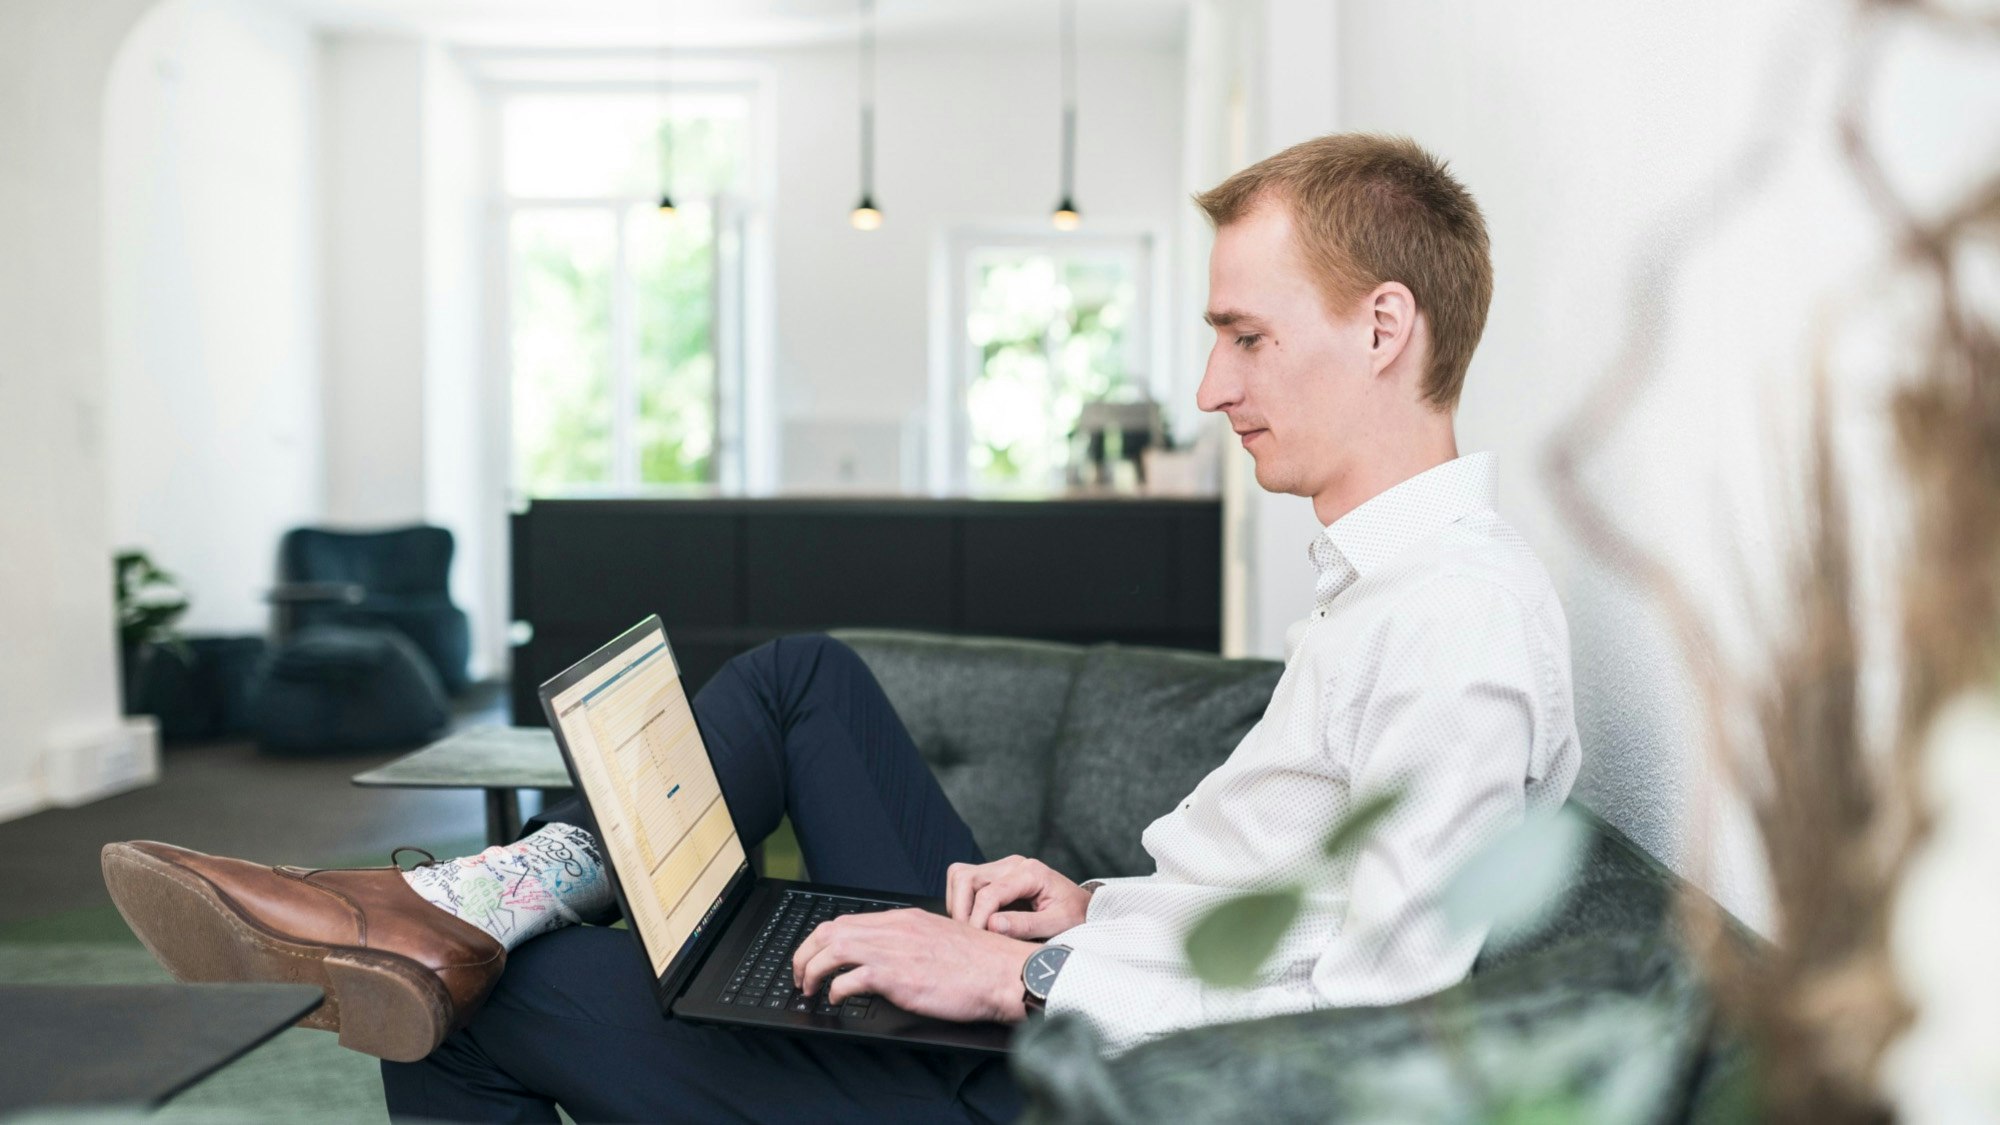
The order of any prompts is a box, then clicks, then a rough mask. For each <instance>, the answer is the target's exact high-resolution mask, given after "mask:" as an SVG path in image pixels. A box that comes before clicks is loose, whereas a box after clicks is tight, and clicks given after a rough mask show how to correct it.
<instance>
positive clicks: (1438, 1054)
mask: <svg viewBox="0 0 2000 1125" xmlns="http://www.w3.org/2000/svg"><path fill="white" fill-rule="evenodd" d="M835 636H837V637H839V638H840V639H842V640H843V641H845V642H846V643H847V644H849V645H850V646H852V647H853V648H854V649H855V650H856V651H857V652H858V653H859V654H860V655H861V657H862V658H863V659H864V660H865V661H866V662H867V663H868V665H869V667H870V668H871V669H873V670H874V672H875V674H876V677H877V678H878V679H879V680H880V681H881V683H882V686H883V688H884V690H885V691H887V693H888V695H889V698H890V700H891V701H892V702H893V703H894V704H895V706H896V710H897V712H898V713H899V714H900V715H901V716H902V718H903V722H904V724H905V725H906V726H907V727H908V728H909V731H910V734H911V736H912V737H913V738H914V739H915V740H916V743H917V745H918V747H919V748H920V749H921V750H922V752H923V754H924V757H925V759H926V760H927V761H928V762H929V763H930V766H931V768H932V769H933V770H934V771H935V772H936V774H937V776H938V779H939V781H940V783H941V784H942V785H943V787H944V790H945V792H946V794H947V795H949V796H950V798H951V801H952V803H953V805H954V806H956V807H957V809H958V811H959V813H960V814H961V815H962V816H964V818H965V820H966V823H967V824H968V825H970V826H971V828H972V830H973V833H974V835H975V836H976V837H977V838H978V840H979V843H980V846H981V847H982V848H983V849H984V851H985V852H986V854H987V855H988V856H989V857H994V858H997V857H999V856H1004V855H1008V854H1013V853H1019V854H1022V855H1029V856H1035V857H1037V858H1040V859H1042V860H1044V861H1046V862H1047V863H1048V864H1050V866H1052V867H1055V868H1056V869H1058V870H1060V871H1062V872H1064V873H1065V874H1068V875H1070V876H1071V877H1073V878H1078V879H1081V878H1086V877H1090V876H1109V875H1134V874H1144V873H1146V872H1149V871H1150V870H1151V869H1152V865H1151V862H1150V861H1149V859H1148V857H1147V856H1146V853H1145V851H1144V849H1142V848H1141V847H1140V845H1139V838H1140V834H1141V832H1142V831H1143V830H1144V829H1145V827H1146V825H1147V824H1148V823H1150V822H1151V821H1152V820H1153V819H1154V818H1156V817H1158V816H1159V815H1160V814H1161V813H1163V812H1165V811H1167V810H1168V809H1170V808H1171V807H1173V805H1174V803H1175V802H1176V801H1178V800H1179V799H1180V798H1181V797H1182V796H1184V795H1185V794H1186V793H1187V792H1188V791H1189V790H1191V789H1193V788H1194V785H1195V783H1196V782H1198V781H1199V780H1200V779H1201V777H1202V776H1203V775H1204V774H1206V773H1207V772H1208V771H1209V770H1210V769H1212V768H1214V766H1215V765H1216V764H1217V763H1219V762H1221V761H1222V759H1223V758H1224V757H1226V756H1227V755H1228V753H1229V751H1230V750H1231V749H1232V748H1233V747H1234V746H1235V745H1236V743H1237V742H1238V740H1240V739H1241V738H1242V737H1243V735H1244V733H1245V732H1246V731H1248V730H1249V729H1250V727H1251V725H1252V724H1254V723H1255V722H1256V721H1257V719H1258V717H1259V716H1260V715H1261V714H1262V712H1263V709H1264V706H1265V704H1266V702H1267V701H1268V700H1269V699H1270V696H1271V692H1272V689H1273V688H1274V687H1275V686H1276V684H1277V681H1278V675H1279V673H1280V671H1281V670H1282V666H1281V665H1279V664H1277V663H1275V662H1272V661H1264V660H1226V659H1222V658H1220V657H1214V656H1205V655H1201V654H1195V653H1184V652H1171V651H1166V650H1154V649H1135V648H1120V647H1116V646H1100V647H1095V648H1079V647H1074V646H1069V645H1058V644H1047V643H1040V642H1030V641H1001V640H982V639H964V638H948V637H939V636H930V635H924V634H915V633H895V632H877V631H844V632H839V633H836V634H835ZM1589 821H1590V824H1591V826H1592V829H1593V839H1592V842H1591V845H1590V849H1589V852H1588V857H1587V859H1586V861H1585V862H1584V863H1583V865H1582V866H1581V869H1580V871H1579V874H1578V876H1577V879H1576V881H1575V884H1574V885H1573V886H1572V887H1571V888H1570V889H1569V890H1568V892H1567V893H1566V895H1565V897H1564V898H1563V900H1562V904H1561V905H1560V906H1559V907H1558V908H1557V910H1556V912H1555V914H1554V916H1553V917H1552V919H1551V920H1550V921H1549V922H1548V924H1547V925H1546V926H1544V927H1543V928H1542V929H1541V930H1539V931H1538V932H1537V933H1535V934H1534V935H1533V936H1531V937H1529V938H1527V939H1524V940H1521V941H1519V942H1517V943H1515V944H1513V945H1512V946H1510V947H1509V948H1507V949H1505V950H1496V949H1493V948H1489V949H1488V950H1487V951H1486V952H1485V953H1483V954H1482V956H1481V957H1480V960H1479V962H1478V963H1477V965H1476V966H1475V967H1474V970H1473V973H1472V975H1471V977H1470V978H1469V979H1468V980H1467V981H1466V982H1464V983H1463V984H1461V985H1459V986H1458V987H1456V988H1453V989H1450V990H1448V991H1447V992H1445V993H1442V994H1440V995H1439V996H1437V997H1432V998H1429V999H1426V1000H1421V1001H1416V1002H1413V1003H1411V1004H1406V1005H1401V1006H1397V1007H1390V1008H1380V1009H1341V1010H1327V1011H1319V1012H1311V1013H1305V1014H1301V1015H1293V1016H1280V1017H1275V1018H1271V1019H1264V1020H1257V1021H1252V1022H1246V1023H1237V1024H1227V1025H1218V1026H1213V1027H1206V1028H1198V1029H1194V1030H1190V1031H1186V1032H1181V1033H1178V1034H1175V1035H1170V1036H1166V1037H1163V1038H1161V1039H1158V1040H1155V1041H1153V1042H1150V1043H1147V1044H1145V1045H1143V1046H1141V1047H1139V1048H1137V1049H1135V1050H1132V1051H1129V1052H1126V1053H1125V1054H1122V1055H1119V1056H1116V1057H1106V1056H1105V1054H1104V1053H1103V1052H1102V1050H1101V1049H1100V1045H1099V1044H1098V1042H1097V1040H1096V1038H1095V1035H1094V1033H1093V1032H1092V1031H1091V1030H1090V1029H1089V1028H1088V1027H1087V1026H1086V1025H1084V1024H1082V1023H1080V1022H1077V1021H1067V1020H1060V1019H1051V1020H1047V1021H1038V1022H1037V1023H1035V1024H1031V1025H1030V1027H1029V1028H1028V1029H1026V1030H1024V1032H1023V1033H1022V1035H1021V1036H1020V1037H1019V1039H1018V1040H1017V1045H1016V1050H1015V1057H1014V1065H1015V1069H1016V1072H1017V1074H1018V1075H1019V1077H1020V1079H1021V1081H1022V1082H1023V1084H1024V1085H1025V1086H1026V1087H1027V1088H1028V1090H1029V1092H1030V1095H1031V1098H1032V1105H1031V1108H1030V1110H1029V1119H1030V1120H1033V1121H1042V1122H1055V1121H1063V1122H1138V1121H1191V1120H1201V1121H1245V1122H1249V1121H1255V1122H1258V1123H1259V1125H1268V1123H1270V1122H1273V1121H1290V1120H1302V1121H1303V1120H1313V1121H1324V1120H1382V1121H1397V1120H1442V1119H1454V1118H1456V1119H1464V1120H1486V1119H1491V1118H1493V1117H1496V1116H1500V1115H1503V1114H1509V1115H1511V1114H1516V1113H1521V1114H1528V1115H1530V1116H1533V1115H1534V1113H1535V1111H1536V1110H1537V1109H1538V1108H1547V1107H1549V1106H1564V1107H1568V1110H1569V1111H1570V1112H1581V1113H1582V1114H1583V1115H1584V1119H1590V1120H1607V1119H1612V1118H1620V1119H1625V1120H1633V1121H1647V1122H1655V1121H1657V1122H1679V1121H1696V1122H1701V1123H1703V1125H1708V1123H1711V1122H1718V1121H1723V1120H1733V1119H1736V1118H1738V1117H1739V1116H1740V1115H1741V1114H1742V1112H1743V1111H1744V1106H1745V1103H1744V1102H1742V1101H1741V1098H1742V1096H1743V1089H1744V1084H1743V1082H1742V1081H1741V1078H1742V1076H1743V1070H1742V1064H1741V1057H1742V1056H1741V1052H1739V1051H1738V1050H1736V1049H1735V1048H1734V1047H1733V1046H1732V1045H1731V1043H1730V1042H1729V1041H1728V1040H1727V1039H1726V1037H1724V1036H1723V1035H1722V1034H1720V1033H1719V1031H1718V1027H1717V1021H1716V1019H1715V1017H1714V1015H1713V1012H1712V1009H1711V1005H1710V1004H1709V1002H1708V1000H1707V997H1706V994H1705V993H1704V991H1703V989H1702V988H1701V987H1700V984H1699V980H1698V977H1697V976H1696V974H1695V973H1694V972H1693V971H1692V968H1691V966H1690V964H1689V960H1688V958H1687V956H1686V955H1685V954H1684V952H1683V951H1682V949H1681V948H1680V946H1679V944H1678V942H1677V941H1675V940H1674V932H1675V931H1674V926H1673V924H1672V917H1673V914H1672V904H1673V901H1674V899H1675V896H1676V895H1677V894H1680V893H1682V890H1683V888H1682V886H1681V884H1680V882H1679V881H1678V880H1677V879H1676V877H1675V876H1674V875H1673V874H1671V873H1670V872H1668V871H1667V870H1666V869H1665V868H1664V867H1662V866H1661V865H1660V864H1659V863H1658V862H1656V861H1655V860H1654V859H1653V858H1652V857H1651V856H1649V855H1647V854H1646V853H1645V852H1644V851H1642V850H1641V849H1639V848H1638V847H1637V846H1635V845H1634V844H1633V843H1632V842H1631V841H1630V840H1628V839H1626V838H1625V837H1624V836H1623V835H1622V834H1620V833H1619V832H1618V831H1617V830H1616V829H1614V828H1612V827H1610V826H1609V825H1606V824H1604V823H1603V822H1601V821H1599V820H1597V819H1596V818H1595V817H1590V818H1589ZM1535 1119H1536V1120H1542V1119H1547V1117H1546V1115H1543V1116H1535Z"/></svg>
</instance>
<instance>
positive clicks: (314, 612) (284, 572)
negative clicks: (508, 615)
mask: <svg viewBox="0 0 2000 1125" xmlns="http://www.w3.org/2000/svg"><path fill="white" fill-rule="evenodd" d="M453 546H454V544H453V540H452V536H451V532H449V531H447V530H445V529H444V528H441V527H429V526H422V525H419V526H415V527H401V528H393V529H390V530H387V531H328V530H324V529H322V528H314V527H301V528H295V529H294V530H292V531H289V532H287V533H286V534H285V537H284V539H283V540H282V541H281V542H280V543H279V545H278V578H279V581H280V582H281V585H280V586H279V587H278V588H277V589H276V590H274V591H272V594H271V601H272V604H273V606H274V607H275V608H276V617H277V631H278V634H279V637H280V639H281V640H282V639H283V638H284V637H286V636H289V635H290V634H292V633H293V632H295V631H297V630H301V629H306V628H310V627H313V626H322V625H333V626H342V627H347V628H357V629H390V630H393V631H394V632H396V633H399V634H401V635H402V636H404V637H406V638H408V639H409V640H410V641H411V643H413V644H415V645H416V646H417V649H418V651H420V652H422V653H423V654H424V656H425V658H426V659H428V660H429V662H430V664H431V666H432V668H433V669H434V670H435V671H436V672H437V675H438V680H439V682H441V683H442V684H443V685H444V688H445V690H446V691H448V692H450V693H451V694H452V695H458V694H460V693H462V692H463V691H464V690H465V689H466V687H467V686H468V685H469V684H470V682H471V680H470V676H469V674H468V668H467V665H468V662H469V660H470V658H471V654H472V638H471V630H470V626H469V625H468V623H467V621H466V616H465V613H464V611H462V610H460V609H459V608H458V607H457V606H455V605H453V604H452V601H451V591H450V580H451V557H452V551H453Z"/></svg>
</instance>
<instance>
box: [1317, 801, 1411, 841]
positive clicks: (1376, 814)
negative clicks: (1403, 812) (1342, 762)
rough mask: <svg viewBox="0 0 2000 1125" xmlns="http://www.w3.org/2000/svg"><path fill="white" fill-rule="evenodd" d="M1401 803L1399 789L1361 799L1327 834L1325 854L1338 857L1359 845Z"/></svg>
mask: <svg viewBox="0 0 2000 1125" xmlns="http://www.w3.org/2000/svg"><path fill="white" fill-rule="evenodd" d="M1402 801H1403V791H1402V790H1401V789H1386V790H1384V791H1382V792H1380V793H1377V794H1375V795H1373V796H1371V797H1366V798H1363V799H1362V800H1361V802H1360V803H1359V804H1357V805H1355V806H1354V807H1353V808H1351V809H1349V810H1347V815H1346V816H1344V817H1341V818H1340V823H1339V824H1336V825H1334V826H1333V831H1332V832H1329V833H1328V834H1327V837H1326V854H1327V855H1330V856H1335V857H1338V856H1340V855H1343V854H1345V853H1346V852H1347V850H1348V849H1349V848H1352V847H1355V846H1356V845H1358V844H1360V843H1361V842H1362V840H1363V839H1364V838H1365V837H1366V836H1367V835H1368V833H1369V832H1371V831H1373V830H1374V828H1375V825H1376V824H1378V823H1380V822H1381V820H1382V818H1383V817H1385V816H1388V815H1389V814H1390V813H1391V812H1394V811H1395V809H1396V806H1397V805H1399V804H1401V803H1402Z"/></svg>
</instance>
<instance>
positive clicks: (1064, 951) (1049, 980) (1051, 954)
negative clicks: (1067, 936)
mask: <svg viewBox="0 0 2000 1125" xmlns="http://www.w3.org/2000/svg"><path fill="white" fill-rule="evenodd" d="M1067 960H1069V950H1068V948H1066V947H1064V946H1060V945H1050V946H1045V947H1043V948H1041V949H1037V950H1036V951H1035V952H1034V954H1033V955H1031V956H1030V957H1029V958H1028V964H1027V966H1026V968H1025V969H1024V970H1023V971H1022V973H1021V975H1022V977H1023V978H1025V979H1024V983H1025V984H1027V986H1028V991H1029V992H1032V993H1034V994H1035V995H1036V996H1037V997H1038V998H1040V999H1043V1000H1046V999H1048V998H1049V986H1051V985H1053V984H1055V982H1056V974H1057V973H1059V972H1061V971H1062V967H1063V962H1064V961H1067Z"/></svg>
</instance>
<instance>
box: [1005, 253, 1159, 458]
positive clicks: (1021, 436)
mask: <svg viewBox="0 0 2000 1125" xmlns="http://www.w3.org/2000/svg"><path fill="white" fill-rule="evenodd" d="M975 261H976V262H977V265H976V267H975V274H974V291H973V293H972V294H971V299H970V300H969V301H968V303H967V307H968V313H967V317H966V331H967V335H968V337H969V338H970V340H971V343H972V346H973V347H974V348H975V349H977V352H978V358H977V359H976V361H975V364H976V367H975V370H974V371H973V373H972V379H971V384H970V385H969V386H968V387H967V388H966V414H967V418H966V423H967V430H968V434H969V437H970V442H969V448H968V449H967V457H968V468H969V470H970V474H969V475H970V479H971V481H972V484H973V485H974V487H984V488H1002V489H1005V488H1030V489H1041V488H1058V487H1061V486H1062V484H1063V483H1064V471H1065V470H1066V469H1067V468H1068V465H1069V460H1070V431H1071V429H1072V428H1074V426H1075V425H1076V417H1077V412H1078V411H1079V410H1080V409H1081V408H1082V406H1083V404H1084V403H1086V402H1091V401H1094V400H1098V399H1134V398H1139V397H1142V393H1143V388H1142V386H1141V385H1140V373H1139V372H1136V371H1134V370H1132V369H1131V366H1130V363H1129V359H1128V357H1129V356H1130V355H1131V351H1132V349H1131V348H1130V346H1129V343H1130V342H1129V340H1128V338H1127V335H1128V331H1127V330H1128V326H1129V324H1130V323H1131V319H1132V313H1133V306H1134V304H1135V302H1136V301H1137V299H1138V290H1137V285H1136V282H1135V280H1134V278H1133V276H1132V266H1131V264H1130V263H1129V262H1127V261H1124V260H1117V259H1109V260H1106V259H1091V258H1083V257H1066V256H1065V257H1058V256H1056V255H1052V254H1047V253H1032V252H1029V253H1008V252H999V251H995V252H990V253H987V254H984V255H979V256H977V257H975Z"/></svg>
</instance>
